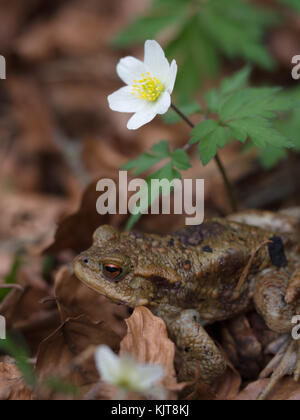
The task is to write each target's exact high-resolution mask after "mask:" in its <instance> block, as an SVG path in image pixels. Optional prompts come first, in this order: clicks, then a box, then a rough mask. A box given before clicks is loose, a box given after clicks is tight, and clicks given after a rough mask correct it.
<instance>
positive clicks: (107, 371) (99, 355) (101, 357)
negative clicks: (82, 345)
mask: <svg viewBox="0 0 300 420" xmlns="http://www.w3.org/2000/svg"><path fill="white" fill-rule="evenodd" d="M95 361H96V366H97V369H98V371H99V373H100V375H101V378H102V379H103V380H104V381H105V382H108V383H115V381H116V380H117V379H118V377H119V370H120V369H119V358H118V356H116V355H115V353H114V352H113V351H112V350H111V349H110V348H109V347H108V346H104V345H103V346H99V347H98V348H97V350H96V352H95Z"/></svg>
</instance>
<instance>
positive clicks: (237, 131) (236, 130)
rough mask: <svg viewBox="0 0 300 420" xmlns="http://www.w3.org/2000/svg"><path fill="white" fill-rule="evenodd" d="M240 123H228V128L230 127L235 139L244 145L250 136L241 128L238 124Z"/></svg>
mask: <svg viewBox="0 0 300 420" xmlns="http://www.w3.org/2000/svg"><path fill="white" fill-rule="evenodd" d="M238 121H239V120H238ZM238 121H233V122H230V123H228V127H230V132H231V135H232V138H233V139H235V140H239V141H241V142H242V143H245V141H246V140H247V137H248V135H247V132H246V131H245V130H244V129H243V128H242V127H240V126H239V124H236V123H237V122H238Z"/></svg>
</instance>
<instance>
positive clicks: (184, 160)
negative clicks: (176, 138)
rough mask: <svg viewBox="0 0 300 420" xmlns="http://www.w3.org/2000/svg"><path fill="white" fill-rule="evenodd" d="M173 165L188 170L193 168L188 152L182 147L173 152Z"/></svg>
mask: <svg viewBox="0 0 300 420" xmlns="http://www.w3.org/2000/svg"><path fill="white" fill-rule="evenodd" d="M172 162H173V166H175V168H177V169H178V170H182V171H186V170H187V169H189V168H191V167H192V165H191V161H190V158H189V156H188V155H187V153H186V152H185V151H184V150H182V149H177V150H175V151H174V152H173V154H172Z"/></svg>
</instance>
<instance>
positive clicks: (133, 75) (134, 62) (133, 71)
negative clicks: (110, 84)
mask: <svg viewBox="0 0 300 420" xmlns="http://www.w3.org/2000/svg"><path fill="white" fill-rule="evenodd" d="M147 71H148V69H147V67H146V66H145V64H144V63H143V62H142V61H140V60H138V59H137V58H134V57H125V58H122V59H121V60H120V61H119V64H118V65H117V73H118V76H119V77H120V79H122V80H123V82H124V83H126V85H133V83H134V80H137V79H141V78H142V74H145V73H147Z"/></svg>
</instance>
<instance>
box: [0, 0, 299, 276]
mask: <svg viewBox="0 0 300 420" xmlns="http://www.w3.org/2000/svg"><path fill="white" fill-rule="evenodd" d="M0 22H1V25H0V54H2V55H3V56H4V57H5V58H6V62H7V79H6V80H0V162H1V164H0V172H1V176H0V180H1V181H0V214H1V217H0V279H2V280H0V281H7V276H8V275H9V273H10V274H11V273H12V272H14V271H13V270H15V269H16V264H17V262H16V261H17V260H16V258H17V256H18V255H19V254H20V253H23V252H24V250H26V252H27V251H28V250H30V252H32V253H33V254H37V253H38V252H39V251H40V250H41V249H45V247H47V246H48V245H50V244H51V243H52V241H53V236H54V234H55V231H56V227H57V224H59V229H58V232H57V237H56V242H55V244H54V247H53V245H52V248H50V250H51V251H52V252H54V251H55V252H58V251H64V252H65V251H66V249H69V250H70V249H71V250H73V252H77V251H80V250H81V249H83V248H84V247H85V246H86V245H88V244H89V243H90V240H91V233H92V231H93V230H94V228H95V227H96V226H97V225H99V224H100V223H103V222H109V223H113V224H116V225H120V226H121V227H122V226H124V223H125V221H124V220H123V219H121V218H120V217H119V218H118V216H115V217H114V218H113V220H112V219H111V218H106V219H105V220H104V218H102V219H101V218H100V216H99V217H98V216H97V215H96V211H95V201H96V198H97V195H96V192H95V183H94V180H96V179H99V178H100V177H102V176H105V177H110V178H115V177H116V176H117V174H118V169H119V168H120V166H121V165H123V164H124V163H126V162H127V161H128V160H130V159H133V158H135V157H136V156H138V155H139V154H140V153H141V152H142V151H146V150H149V149H150V147H151V146H152V145H153V144H154V143H157V142H158V141H160V140H163V139H167V140H170V141H171V142H172V145H174V146H180V145H182V144H185V143H186V141H187V139H188V134H189V133H188V130H187V129H186V127H185V126H184V125H183V124H182V123H178V124H175V125H171V124H166V122H170V119H171V118H169V120H168V116H167V117H166V121H165V122H164V121H162V120H161V119H159V118H157V119H156V120H155V121H154V122H153V123H152V124H150V125H148V126H146V127H144V128H142V129H140V130H138V131H136V132H131V131H129V130H127V128H126V122H127V119H128V115H126V114H119V113H115V112H112V111H110V110H109V108H108V105H107V95H108V94H110V93H112V92H113V91H114V90H116V89H118V88H119V87H121V86H122V82H121V81H120V80H119V79H118V77H117V75H116V71H115V67H116V64H117V62H118V60H119V59H120V58H121V57H123V56H126V55H134V56H138V57H142V54H143V43H144V41H145V39H152V38H155V39H157V40H159V41H160V42H161V44H162V45H163V46H164V47H165V48H166V51H167V54H168V56H169V57H170V58H176V60H177V61H178V64H179V75H178V80H177V84H176V91H175V94H174V98H175V100H176V103H177V104H179V105H180V104H186V103H188V101H189V100H192V99H195V98H197V99H198V100H199V101H200V102H201V100H202V98H203V95H204V93H205V92H206V91H207V90H208V89H209V88H211V87H213V86H218V85H219V83H220V81H221V80H222V78H223V77H225V76H229V75H231V74H233V73H234V72H235V71H237V70H239V69H241V68H242V67H243V66H244V65H245V64H248V63H250V65H251V66H252V68H253V72H252V77H251V81H252V82H253V84H255V85H257V86H260V85H276V86H277V85H279V86H283V87H285V88H286V89H287V92H289V94H290V95H292V96H293V97H295V98H298V97H299V100H300V81H295V80H293V79H292V77H291V70H292V67H293V65H292V64H291V59H292V57H293V56H294V55H297V54H300V6H299V1H298V0H252V1H244V0H226V1H225V0H206V1H200V0H199V1H198V0H197V1H196V0H156V1H154V2H153V1H150V0H85V1H84V2H83V1H80V0H52V1H51V2H50V1H43V0H26V1H24V0H0ZM200 119H201V116H198V117H195V122H197V121H199V120H200ZM278 124H280V126H281V128H282V130H283V131H285V132H286V133H288V134H289V136H290V137H291V138H292V139H293V141H294V143H295V144H296V145H298V146H297V147H299V150H300V113H299V111H297V110H295V111H293V112H292V113H290V114H289V115H286V116H284V118H282V120H280V121H278ZM222 158H223V161H224V163H225V166H226V168H227V170H228V173H229V176H230V178H231V180H232V182H233V184H234V186H235V189H236V191H237V195H238V199H239V202H240V205H241V207H243V208H247V207H251V208H268V209H279V208H282V207H287V206H295V205H299V201H300V199H299V192H300V181H299V180H300V176H299V175H300V167H299V156H298V154H297V149H296V150H295V151H293V152H291V153H290V154H288V153H282V152H280V153H279V154H278V153H276V151H274V150H268V151H267V152H266V153H265V154H264V155H260V153H259V152H258V151H257V150H256V149H255V148H253V147H252V148H247V149H245V148H244V147H242V146H241V145H239V144H236V143H235V144H229V145H228V146H227V147H226V148H225V149H224V150H223V151H222ZM193 159H194V165H193V169H191V170H189V171H187V172H186V173H185V176H187V177H198V178H205V179H206V216H210V215H224V214H225V213H226V212H228V211H229V204H228V201H227V198H226V194H225V192H224V188H223V184H222V180H221V179H220V177H219V174H218V172H217V170H216V167H215V164H214V163H211V164H209V165H208V166H206V167H205V168H204V167H202V165H201V163H200V161H199V157H198V156H197V152H196V153H195V156H194V158H193ZM84 192H85V196H84V199H83V201H82V206H81V210H80V211H79V212H78V211H77V210H78V208H79V207H80V201H81V198H82V194H83V193H84ZM74 212H75V215H74V216H73V218H72V219H71V220H70V219H67V222H63V223H62V221H63V220H65V217H66V216H68V215H70V214H72V213H74ZM180 223H181V221H180V222H179V221H178V218H175V217H169V218H168V223H167V224H166V222H165V218H164V217H160V216H159V217H147V218H143V219H142V220H141V221H140V224H139V225H138V228H140V229H143V230H146V231H160V232H161V231H166V230H168V231H170V230H172V229H173V228H176V227H177V226H179V225H180ZM64 258H66V259H67V260H70V258H69V257H64ZM44 263H45V264H46V266H47V261H46V262H45V261H44V262H43V264H44ZM39 264H40V263H39ZM17 265H18V264H17ZM10 280H11V277H10Z"/></svg>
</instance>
